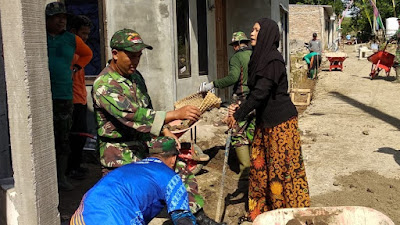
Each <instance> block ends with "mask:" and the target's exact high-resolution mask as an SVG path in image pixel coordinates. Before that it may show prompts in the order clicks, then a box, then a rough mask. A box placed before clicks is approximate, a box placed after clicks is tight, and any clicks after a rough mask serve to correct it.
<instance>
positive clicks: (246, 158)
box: [233, 145, 250, 180]
mask: <svg viewBox="0 0 400 225" xmlns="http://www.w3.org/2000/svg"><path fill="white" fill-rule="evenodd" d="M235 152H236V155H237V157H238V159H239V169H240V171H239V173H238V174H237V175H234V177H233V178H234V179H235V180H247V179H249V172H250V146H248V145H243V146H240V147H237V148H235Z"/></svg>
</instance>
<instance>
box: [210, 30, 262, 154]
mask: <svg viewBox="0 0 400 225" xmlns="http://www.w3.org/2000/svg"><path fill="white" fill-rule="evenodd" d="M248 41H250V39H248V38H247V36H246V34H245V33H243V32H241V31H238V32H235V33H233V34H232V42H231V43H230V44H229V45H234V44H235V43H239V44H240V43H241V42H248ZM250 49H251V48H250V47H248V48H241V49H239V50H238V51H236V52H235V54H234V55H233V56H232V57H231V59H230V60H229V64H230V65H229V70H230V71H229V75H228V76H227V77H229V76H230V75H231V73H240V75H239V76H238V75H235V76H238V78H237V79H235V84H234V88H233V90H234V95H233V97H232V103H234V104H239V105H240V103H243V102H244V101H245V100H246V97H247V95H248V94H249V87H248V86H247V79H248V67H247V65H248V64H249V61H250V55H248V54H246V52H245V51H246V50H250ZM234 59H235V60H234ZM235 62H236V64H235ZM238 67H240V68H238ZM231 76H232V75H231ZM227 77H225V78H222V79H220V80H216V81H214V84H216V85H215V87H218V88H221V87H225V86H227V85H231V83H232V82H224V79H227ZM232 77H233V76H232ZM255 121H256V118H255V116H254V114H252V115H249V116H247V117H246V119H245V120H244V121H240V122H238V125H239V126H238V127H237V128H234V129H233V130H232V134H233V135H232V146H233V147H235V148H237V147H240V146H243V145H251V142H252V141H253V136H254V130H255Z"/></svg>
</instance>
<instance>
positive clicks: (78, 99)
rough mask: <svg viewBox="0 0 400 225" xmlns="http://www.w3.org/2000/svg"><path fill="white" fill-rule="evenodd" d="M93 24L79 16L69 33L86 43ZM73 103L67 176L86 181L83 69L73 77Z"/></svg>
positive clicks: (73, 22) (85, 106)
mask: <svg viewBox="0 0 400 225" xmlns="http://www.w3.org/2000/svg"><path fill="white" fill-rule="evenodd" d="M91 27H92V22H91V21H90V19H89V18H88V17H86V16H83V15H79V16H75V17H73V18H72V20H71V24H70V26H69V31H70V32H71V33H73V34H75V35H77V36H79V37H80V38H82V40H83V41H84V42H85V43H86V41H87V40H88V38H89V34H90V28H91ZM78 59H79V56H78V55H77V54H75V55H74V59H73V60H72V65H74V64H75V62H76V61H78ZM72 79H73V86H72V87H73V93H72V94H73V99H72V100H73V103H74V111H73V115H72V127H71V135H70V148H71V154H70V156H69V160H68V170H67V175H68V176H69V177H70V178H73V179H84V178H85V176H86V174H87V172H88V169H87V168H83V167H81V162H82V151H83V147H84V146H85V142H86V137H85V136H82V135H79V134H80V133H86V132H87V122H86V112H87V100H86V95H87V92H86V84H85V70H84V69H83V68H82V69H81V70H79V71H76V72H75V73H74V75H73V78H72Z"/></svg>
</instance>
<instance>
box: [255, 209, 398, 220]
mask: <svg viewBox="0 0 400 225" xmlns="http://www.w3.org/2000/svg"><path fill="white" fill-rule="evenodd" d="M270 224H274V225H289V224H290V225H292V224H296V225H305V224H327V225H337V224H340V225H371V224H379V225H394V223H393V221H392V220H391V219H390V218H389V217H387V216H386V215H384V214H383V213H381V212H379V211H377V210H375V209H371V208H367V207H362V206H338V207H311V208H287V209H277V210H272V211H269V212H265V213H262V214H260V215H258V216H257V217H256V219H255V220H254V222H253V225H270Z"/></svg>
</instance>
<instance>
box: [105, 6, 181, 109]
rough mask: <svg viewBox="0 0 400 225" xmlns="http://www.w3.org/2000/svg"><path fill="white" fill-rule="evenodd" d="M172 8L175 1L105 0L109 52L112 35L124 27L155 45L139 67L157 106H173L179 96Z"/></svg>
mask: <svg viewBox="0 0 400 225" xmlns="http://www.w3.org/2000/svg"><path fill="white" fill-rule="evenodd" d="M173 7H174V4H173V1H164V0H161V1H160V0H134V1H132V0H119V1H115V0H105V11H106V17H105V21H106V26H105V27H106V32H107V37H106V44H107V46H106V47H107V48H106V49H108V51H107V53H108V54H110V49H109V48H108V47H109V46H108V44H109V41H110V39H111V37H112V35H113V34H114V33H115V32H116V31H118V30H120V29H123V28H131V29H134V30H136V31H137V32H138V33H139V34H140V35H141V37H142V39H143V40H144V42H145V43H147V44H150V45H152V46H153V48H154V49H153V50H152V51H151V50H144V51H143V56H142V58H141V61H140V64H139V67H138V70H139V71H140V72H141V73H142V74H143V76H144V78H145V79H146V83H147V86H148V89H149V94H150V96H151V98H152V100H153V105H154V106H155V108H156V109H172V107H173V102H174V100H175V95H176V93H175V92H174V90H175V87H176V81H175V73H176V68H175V65H174V64H173V63H172V62H173V60H174V58H175V55H174V52H175V50H174V35H173V34H174V33H173V28H174V26H173ZM108 58H110V57H108Z"/></svg>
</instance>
